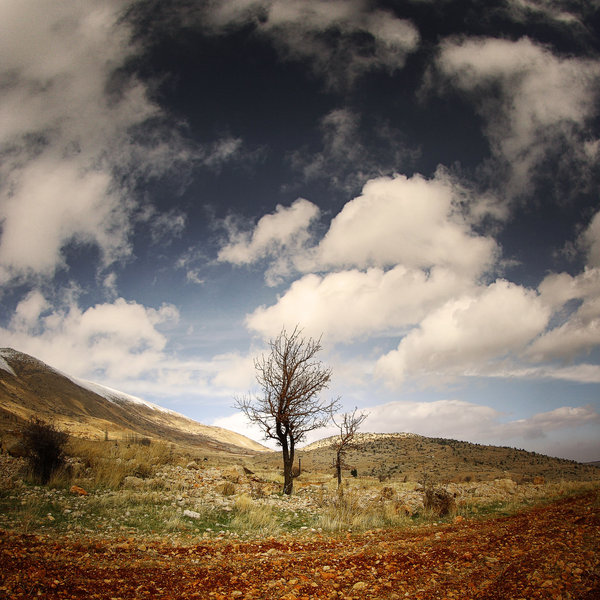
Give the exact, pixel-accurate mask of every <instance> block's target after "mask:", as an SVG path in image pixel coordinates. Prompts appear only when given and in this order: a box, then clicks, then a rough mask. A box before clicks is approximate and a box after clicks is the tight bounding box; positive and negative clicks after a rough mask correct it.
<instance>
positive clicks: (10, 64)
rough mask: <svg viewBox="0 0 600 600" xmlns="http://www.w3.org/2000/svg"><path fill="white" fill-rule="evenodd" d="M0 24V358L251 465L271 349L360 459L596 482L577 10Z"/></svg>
mask: <svg viewBox="0 0 600 600" xmlns="http://www.w3.org/2000/svg"><path fill="white" fill-rule="evenodd" d="M0 23H1V24H2V25H1V26H0V27H1V30H2V31H1V35H0V56H1V57H2V59H1V60H0V346H3V347H12V348H14V349H16V350H19V351H21V352H25V353H28V354H31V355H33V356H36V357H37V358H39V359H41V360H43V361H45V362H47V363H48V364H50V365H51V366H53V367H55V368H58V369H60V370H62V371H65V372H67V373H69V374H70V375H73V376H76V377H80V378H83V379H87V380H91V381H94V382H97V383H100V384H103V385H108V386H110V387H112V388H115V389H119V390H121V391H123V392H126V393H129V394H132V395H135V396H139V397H141V398H144V399H145V400H147V401H150V402H154V403H156V404H159V405H161V406H163V407H165V408H169V409H172V410H176V411H178V412H180V413H183V414H184V415H186V416H188V417H191V418H193V419H196V420H198V421H200V422H202V423H205V424H214V425H219V426H222V427H226V428H229V429H232V430H235V431H240V432H242V433H245V434H246V435H248V436H250V437H253V438H254V439H257V440H259V441H260V440H261V434H260V432H259V431H256V430H254V429H252V428H251V427H249V425H248V424H247V423H246V422H245V421H244V418H243V416H242V415H241V414H239V413H238V412H236V409H235V408H234V399H235V398H236V397H240V396H241V395H244V394H251V393H259V392H260V390H259V389H258V388H257V385H256V381H255V371H254V359H255V358H256V357H258V356H260V355H261V353H263V352H265V351H266V349H267V348H268V345H267V344H268V341H269V340H270V339H272V338H274V337H275V336H277V335H278V333H279V332H280V331H281V330H282V328H284V327H285V328H287V329H288V330H292V329H293V328H294V327H296V326H299V327H300V328H302V330H303V334H304V335H305V336H306V337H313V338H319V337H321V343H322V346H323V348H322V351H321V352H320V354H319V358H320V359H321V360H322V361H323V364H324V365H327V366H328V367H330V368H331V370H332V381H331V384H330V387H329V389H327V390H326V391H325V392H324V394H325V399H331V398H336V397H338V396H339V397H340V401H341V411H351V410H353V409H354V408H355V407H357V408H358V410H359V411H363V412H366V413H368V415H369V416H368V418H367V420H366V421H365V423H364V424H363V426H362V430H363V431H371V432H412V433H417V434H421V435H427V436H434V437H446V438H454V439H461V440H467V441H471V442H477V443H483V444H495V445H503V446H511V447H516V448H523V449H526V450H531V451H536V452H542V453H544V454H549V455H551V456H560V457H565V458H570V459H575V460H581V461H591V460H600V194H599V191H600V162H599V158H600V37H599V35H598V31H600V2H599V1H598V0H486V1H483V0H403V1H401V2H400V1H394V0H388V1H375V0H373V1H369V0H329V1H322V0H205V1H202V0H198V1H194V0H143V1H133V0H103V1H102V2H98V1H97V0H77V1H68V0H67V1H64V2H55V1H53V0H1V1H0ZM332 433H335V430H334V429H332V428H328V429H324V430H321V431H318V432H314V434H313V435H312V437H309V438H308V439H307V441H312V440H314V439H317V438H319V437H324V436H325V435H330V434H332Z"/></svg>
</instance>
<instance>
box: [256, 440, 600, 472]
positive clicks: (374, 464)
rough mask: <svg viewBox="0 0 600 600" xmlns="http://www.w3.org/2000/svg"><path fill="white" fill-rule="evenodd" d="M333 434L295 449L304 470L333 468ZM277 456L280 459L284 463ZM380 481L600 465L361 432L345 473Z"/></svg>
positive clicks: (264, 459) (269, 458)
mask: <svg viewBox="0 0 600 600" xmlns="http://www.w3.org/2000/svg"><path fill="white" fill-rule="evenodd" d="M334 441H335V437H332V438H326V439H323V440H319V441H317V442H315V443H312V444H310V445H308V446H306V447H304V448H302V449H301V450H299V451H298V452H297V456H298V458H299V459H300V461H301V468H302V470H308V471H320V472H323V471H329V472H331V473H333V472H334V470H333V460H334V450H333V448H332V443H333V442H334ZM277 459H278V457H277V455H267V454H265V455H262V456H260V457H256V458H255V459H254V460H255V462H256V463H257V464H264V465H266V464H267V463H270V464H271V465H272V467H276V466H277V464H278V463H277ZM280 460H281V459H280V458H279V462H280ZM352 470H356V473H357V474H358V475H359V476H360V477H365V476H367V477H374V478H376V479H379V480H380V481H388V480H390V481H400V482H402V481H421V480H423V479H424V478H427V479H429V480H431V481H435V482H440V483H447V482H470V481H482V480H492V479H505V478H508V479H511V480H513V481H515V482H518V483H522V482H528V481H529V482H532V481H534V480H536V478H537V480H541V478H543V479H544V480H545V481H561V480H565V481H591V480H598V479H600V468H599V467H598V466H595V465H593V464H589V463H588V464H583V463H578V462H575V461H572V460H566V459H561V458H553V457H550V456H545V455H542V454H537V453H535V452H527V451H525V450H519V449H516V448H508V447H498V446H485V445H482V444H473V443H469V442H463V441H458V440H450V439H443V438H429V437H424V436H420V435H416V434H414V433H361V434H358V435H357V436H356V439H355V444H354V447H353V448H351V449H350V450H349V451H348V453H347V455H346V469H345V470H344V477H348V478H350V479H351V478H352V475H351V472H352Z"/></svg>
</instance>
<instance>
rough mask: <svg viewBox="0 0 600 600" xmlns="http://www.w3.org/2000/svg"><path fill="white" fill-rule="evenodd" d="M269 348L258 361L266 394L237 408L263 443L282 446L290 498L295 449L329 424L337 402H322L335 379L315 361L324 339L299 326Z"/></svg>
mask: <svg viewBox="0 0 600 600" xmlns="http://www.w3.org/2000/svg"><path fill="white" fill-rule="evenodd" d="M269 346H270V348H271V351H270V353H269V354H268V355H267V356H265V355H264V354H263V355H262V356H261V357H260V358H258V359H256V360H255V361H254V368H255V369H256V381H257V382H258V384H259V386H260V387H261V388H262V393H261V394H260V395H258V396H256V395H255V396H251V395H249V396H244V397H241V398H236V402H235V406H236V408H238V409H239V410H241V411H242V412H243V413H244V414H245V415H246V417H247V418H248V419H249V420H250V421H251V422H252V423H257V424H258V425H259V426H260V427H261V429H262V430H263V431H264V433H265V438H267V439H269V438H270V439H274V440H276V441H277V443H278V445H280V446H281V451H282V454H283V476H284V484H283V493H284V494H288V495H289V494H291V493H292V490H293V486H294V480H293V474H292V467H293V464H294V452H295V448H296V445H297V444H298V443H299V442H300V441H302V440H303V439H304V437H305V436H306V434H307V433H308V432H309V431H313V430H314V429H318V428H319V427H323V426H324V425H326V424H327V422H328V421H329V419H330V418H331V414H332V413H333V412H334V411H335V410H336V409H337V407H338V401H337V400H333V401H329V402H327V401H323V400H321V399H320V398H319V394H320V393H321V392H322V391H323V390H324V389H326V388H327V387H328V386H329V381H330V379H331V370H330V369H329V368H327V367H325V366H324V365H323V364H322V363H321V361H319V360H317V359H316V358H315V356H316V354H317V353H318V352H319V351H320V350H321V339H320V338H319V339H318V340H315V339H312V338H305V337H303V336H302V330H300V329H299V328H298V327H297V326H296V328H295V329H294V331H293V332H292V333H288V332H287V331H286V330H285V328H284V329H282V330H281V333H280V334H279V335H278V336H277V337H276V338H275V339H274V340H271V341H270V342H269Z"/></svg>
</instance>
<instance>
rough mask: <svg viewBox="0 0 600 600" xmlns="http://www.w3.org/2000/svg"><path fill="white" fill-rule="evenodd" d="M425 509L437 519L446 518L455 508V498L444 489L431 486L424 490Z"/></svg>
mask: <svg viewBox="0 0 600 600" xmlns="http://www.w3.org/2000/svg"><path fill="white" fill-rule="evenodd" d="M423 507H424V508H425V510H428V511H430V512H431V513H432V514H433V515H434V516H436V517H445V516H446V515H448V514H450V512H451V511H452V510H454V508H455V503H454V497H453V496H452V495H451V494H450V493H449V492H448V491H446V490H445V489H443V488H440V487H438V488H436V487H434V486H433V485H429V486H426V487H425V489H424V490H423Z"/></svg>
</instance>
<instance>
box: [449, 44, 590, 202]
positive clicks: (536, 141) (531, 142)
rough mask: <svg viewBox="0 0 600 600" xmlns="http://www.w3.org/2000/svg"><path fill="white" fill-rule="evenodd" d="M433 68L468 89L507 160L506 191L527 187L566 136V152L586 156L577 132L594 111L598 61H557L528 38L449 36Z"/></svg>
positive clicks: (494, 144)
mask: <svg viewBox="0 0 600 600" xmlns="http://www.w3.org/2000/svg"><path fill="white" fill-rule="evenodd" d="M438 66H439V68H440V70H441V72H442V73H443V74H445V75H446V76H447V77H448V80H449V81H450V82H451V83H452V84H454V85H456V86H458V87H459V88H462V89H464V90H466V91H468V92H475V93H476V95H475V96H474V101H475V103H476V105H477V107H478V109H479V111H480V112H481V114H482V115H483V116H484V117H485V118H486V119H487V133H488V136H489V138H490V141H491V146H492V150H493V152H494V153H495V155H496V156H497V157H501V158H503V159H505V160H507V161H508V162H509V163H510V165H511V169H512V176H511V180H510V181H509V182H508V183H509V184H510V191H512V192H513V193H518V192H519V191H520V190H522V189H527V188H528V186H529V184H530V175H531V172H532V169H533V168H534V167H535V166H536V165H537V164H538V163H539V161H540V160H541V159H542V158H544V156H545V155H546V153H547V152H548V151H549V150H551V149H552V148H554V147H555V145H556V144H559V143H564V142H565V141H566V142H567V143H568V144H569V147H570V152H571V155H573V156H575V157H576V158H577V159H578V160H579V161H582V162H584V163H585V162H586V161H587V160H588V159H587V158H586V156H587V155H586V152H585V143H586V142H589V136H588V135H584V134H583V133H582V132H585V126H586V122H587V120H588V119H589V118H591V117H592V116H593V115H594V114H595V113H596V106H597V103H596V83H595V82H596V81H597V79H598V76H599V75H600V62H598V61H594V60H588V59H580V58H559V57H557V56H554V55H553V54H552V53H551V52H550V51H549V50H547V49H545V48H543V47H541V46H539V45H536V44H535V43H534V42H532V41H531V40H529V39H528V38H522V39H520V40H518V41H516V42H513V41H509V40H502V39H467V40H464V41H457V40H455V39H449V40H446V41H445V42H444V43H443V44H442V47H441V53H440V56H439V59H438ZM498 90H499V93H498ZM505 184H506V182H505Z"/></svg>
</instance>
